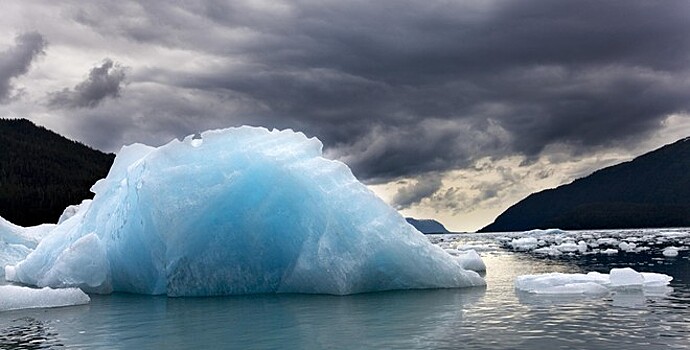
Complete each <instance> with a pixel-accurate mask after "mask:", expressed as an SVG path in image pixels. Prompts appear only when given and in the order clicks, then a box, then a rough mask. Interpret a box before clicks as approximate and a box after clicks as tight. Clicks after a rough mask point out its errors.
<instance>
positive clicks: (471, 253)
mask: <svg viewBox="0 0 690 350" xmlns="http://www.w3.org/2000/svg"><path fill="white" fill-rule="evenodd" d="M457 257H458V260H459V261H460V266H462V267H463V268H464V269H466V270H472V271H477V272H480V271H486V265H485V264H484V261H483V260H482V258H481V256H479V254H477V252H476V251H475V250H474V249H469V250H463V251H459V254H458V255H457Z"/></svg>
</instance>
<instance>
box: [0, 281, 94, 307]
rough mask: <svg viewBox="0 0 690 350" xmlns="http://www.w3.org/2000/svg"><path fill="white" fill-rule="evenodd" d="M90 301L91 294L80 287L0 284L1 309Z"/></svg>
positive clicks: (58, 305) (53, 305) (76, 303)
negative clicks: (57, 287) (35, 286)
mask: <svg viewBox="0 0 690 350" xmlns="http://www.w3.org/2000/svg"><path fill="white" fill-rule="evenodd" d="M89 301H91V299H90V298H89V296H88V295H86V293H84V292H82V291H81V289H79V288H63V289H52V288H48V287H46V288H42V289H36V288H29V287H20V286H13V285H5V286H0V311H7V310H17V309H29V308H44V307H60V306H70V305H82V304H88V303H89Z"/></svg>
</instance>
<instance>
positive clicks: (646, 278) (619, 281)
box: [515, 267, 673, 295]
mask: <svg viewBox="0 0 690 350" xmlns="http://www.w3.org/2000/svg"><path fill="white" fill-rule="evenodd" d="M672 279H673V277H671V276H668V275H664V274H659V273H648V272H642V273H640V272H637V271H635V270H633V269H631V268H629V267H626V268H621V269H611V271H610V273H609V274H602V273H598V272H589V273H587V274H581V273H572V274H568V273H557V272H555V273H546V274H540V275H522V276H518V278H517V279H516V280H515V288H516V289H517V290H519V291H523V292H527V293H532V294H546V295H578V294H579V295H605V294H609V293H610V292H613V291H623V290H625V291H629V290H641V291H643V292H645V293H650V294H657V293H658V291H659V290H660V289H663V290H665V288H667V286H668V284H669V282H671V280H672Z"/></svg>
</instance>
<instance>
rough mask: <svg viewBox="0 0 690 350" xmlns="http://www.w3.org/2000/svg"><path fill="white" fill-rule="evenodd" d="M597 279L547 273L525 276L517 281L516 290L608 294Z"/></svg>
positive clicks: (543, 292) (539, 292)
mask: <svg viewBox="0 0 690 350" xmlns="http://www.w3.org/2000/svg"><path fill="white" fill-rule="evenodd" d="M597 282H598V280H597V279H596V278H595V277H592V276H588V275H585V274H581V273H580V274H566V273H559V272H554V273H547V274H541V275H523V276H518V277H517V279H516V280H515V288H516V289H518V290H521V291H525V292H528V293H534V294H587V295H592V294H608V293H609V289H608V288H606V287H605V286H603V285H602V284H600V283H597Z"/></svg>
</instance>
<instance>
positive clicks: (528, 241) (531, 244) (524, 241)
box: [510, 237, 537, 250]
mask: <svg viewBox="0 0 690 350" xmlns="http://www.w3.org/2000/svg"><path fill="white" fill-rule="evenodd" d="M510 245H511V246H512V247H513V249H516V250H532V249H534V248H536V247H537V239H536V238H534V237H523V238H517V239H513V240H512V241H511V242H510Z"/></svg>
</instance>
